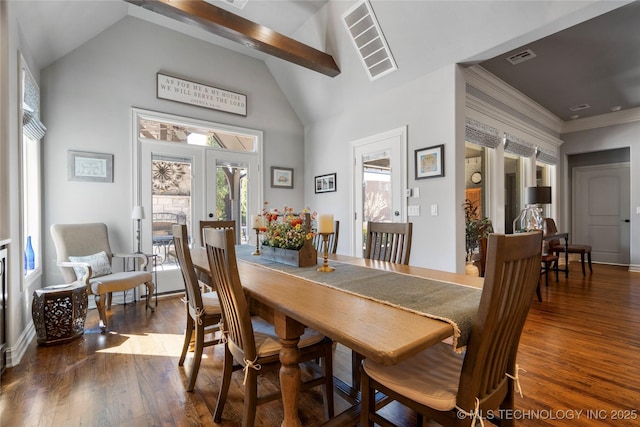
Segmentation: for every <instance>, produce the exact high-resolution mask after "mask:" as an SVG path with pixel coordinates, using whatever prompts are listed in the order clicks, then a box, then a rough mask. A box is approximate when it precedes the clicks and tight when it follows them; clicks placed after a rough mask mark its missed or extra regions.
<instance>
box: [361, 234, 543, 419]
mask: <svg viewBox="0 0 640 427" xmlns="http://www.w3.org/2000/svg"><path fill="white" fill-rule="evenodd" d="M541 245H542V233H541V232H539V231H535V232H530V233H521V234H512V235H503V234H491V235H489V237H488V245H487V269H486V274H485V279H484V286H483V289H482V295H481V297H480V305H479V308H478V314H477V317H476V319H475V321H474V323H473V327H472V332H471V336H470V338H469V342H468V345H467V348H466V353H465V354H457V353H455V352H454V351H453V350H452V349H451V344H446V343H439V344H436V345H435V346H432V347H430V348H428V349H427V350H424V351H423V352H421V353H419V354H418V355H416V356H413V357H412V358H410V359H408V360H405V361H403V362H400V363H399V364H398V365H392V366H384V365H380V364H377V363H375V362H372V361H371V360H369V359H366V360H365V361H364V363H363V370H362V393H363V395H362V402H363V408H362V418H361V423H360V425H362V426H367V425H369V426H370V425H373V422H377V423H378V424H381V425H389V424H388V423H386V424H383V422H384V419H383V418H382V417H381V416H380V415H379V414H377V413H375V402H374V395H375V392H374V391H375V390H379V391H381V392H382V393H384V394H385V395H387V396H389V397H390V398H391V399H393V400H398V401H399V402H401V403H403V404H405V405H407V406H409V407H410V408H412V409H414V410H416V411H417V412H418V413H420V414H422V415H425V416H427V417H428V418H430V419H432V420H434V421H436V422H438V423H440V424H442V425H456V426H457V425H460V426H462V425H464V426H469V425H470V424H469V421H470V418H473V417H474V414H478V415H481V414H484V415H485V416H486V414H488V413H489V411H490V410H494V411H495V410H496V409H498V408H501V409H505V410H509V409H511V410H513V404H514V403H513V401H514V398H513V393H514V386H515V383H514V378H517V374H518V372H517V369H518V367H517V365H516V355H517V350H518V343H519V341H520V335H521V333H522V328H523V326H524V322H525V320H526V317H527V313H528V311H529V307H530V305H531V301H532V299H533V298H532V297H533V293H534V292H535V290H536V286H537V283H538V277H539V274H540V255H541V253H540V248H541ZM494 413H495V414H496V415H497V414H498V412H497V411H495V412H494ZM465 414H466V415H465ZM502 421H503V424H511V425H512V423H513V417H511V419H503V420H502ZM471 425H475V422H471Z"/></svg>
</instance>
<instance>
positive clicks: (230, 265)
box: [204, 228, 334, 427]
mask: <svg viewBox="0 0 640 427" xmlns="http://www.w3.org/2000/svg"><path fill="white" fill-rule="evenodd" d="M204 237H205V239H204V241H205V248H206V251H207V258H208V260H209V269H210V271H211V277H212V282H213V283H214V284H215V286H216V288H217V291H218V295H219V297H220V303H221V306H222V315H223V323H224V326H223V332H224V334H225V343H226V344H225V360H224V367H223V379H222V385H221V386H220V392H219V396H218V402H217V404H216V409H215V413H214V421H215V422H220V421H221V420H222V412H223V410H224V405H225V402H226V399H227V393H228V391H229V386H230V384H231V374H232V372H233V370H234V369H238V368H241V369H243V370H244V372H245V373H244V375H245V380H244V383H243V384H244V386H245V396H244V408H243V415H242V425H243V426H245V427H247V426H249V427H250V426H253V424H254V420H255V415H256V406H257V405H259V404H262V403H266V402H269V401H272V400H274V399H277V398H279V397H280V393H279V392H276V393H271V394H266V395H262V396H258V375H259V374H262V373H264V372H269V371H274V370H278V369H279V368H280V356H279V355H280V350H281V348H282V346H281V344H280V339H279V337H278V335H277V334H276V333H275V329H274V327H273V325H272V324H270V323H268V322H267V321H265V320H264V319H262V318H261V317H258V316H251V313H250V311H249V304H248V301H247V298H246V296H245V294H244V291H243V288H242V283H241V281H240V275H239V273H238V264H237V260H236V253H235V236H234V233H233V231H232V230H230V229H225V230H217V229H213V228H205V230H204ZM298 347H299V348H300V360H301V362H315V361H318V360H319V361H321V362H322V366H321V367H320V365H317V364H315V363H314V364H313V365H314V366H310V368H312V369H313V368H316V369H315V371H316V375H314V376H313V378H312V379H310V380H308V381H305V382H303V383H302V389H306V388H309V387H315V386H323V394H324V400H325V415H326V417H327V418H329V417H332V416H333V413H334V405H333V358H332V350H333V342H332V341H331V340H330V339H328V338H326V337H324V336H323V335H321V334H319V333H318V332H316V331H314V330H311V329H309V328H307V329H305V332H304V334H303V335H302V336H301V337H300V341H299V343H298ZM234 362H235V367H234Z"/></svg>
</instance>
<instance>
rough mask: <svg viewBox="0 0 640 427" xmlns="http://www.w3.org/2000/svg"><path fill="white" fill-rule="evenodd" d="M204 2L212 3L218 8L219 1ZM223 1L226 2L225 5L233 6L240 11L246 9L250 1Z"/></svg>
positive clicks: (208, 0)
mask: <svg viewBox="0 0 640 427" xmlns="http://www.w3.org/2000/svg"><path fill="white" fill-rule="evenodd" d="M204 1H206V2H207V3H211V4H212V5H214V6H218V5H217V4H216V2H217V0H204ZM222 1H224V2H225V3H229V4H230V5H233V6H235V7H237V8H238V9H244V7H245V6H246V5H247V2H248V1H249V0H222Z"/></svg>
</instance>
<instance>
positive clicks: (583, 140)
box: [560, 122, 640, 271]
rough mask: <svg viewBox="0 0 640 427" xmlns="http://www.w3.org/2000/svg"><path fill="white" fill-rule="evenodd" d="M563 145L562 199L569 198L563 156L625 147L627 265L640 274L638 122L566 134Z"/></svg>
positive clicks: (565, 163)
mask: <svg viewBox="0 0 640 427" xmlns="http://www.w3.org/2000/svg"><path fill="white" fill-rule="evenodd" d="M561 138H562V140H563V141H564V144H562V146H561V147H560V148H561V150H560V153H561V155H562V158H563V161H562V162H561V169H560V174H561V177H562V182H564V183H565V185H564V186H563V192H564V194H565V195H570V194H571V189H570V188H569V186H568V183H569V182H570V177H569V175H568V174H569V171H568V170H567V162H566V156H569V155H571V154H582V153H591V152H597V151H602V150H610V149H614V148H623V147H629V151H630V156H631V158H630V163H631V171H630V173H631V197H630V204H631V212H630V218H631V224H630V234H631V236H630V254H629V255H630V265H629V269H630V270H632V271H640V214H637V213H636V207H638V206H640V185H639V184H638V183H639V182H640V168H639V167H638V166H639V165H640V122H633V123H626V124H620V125H615V126H608V127H603V128H597V129H590V130H584V131H579V132H572V133H566V134H564V135H562V136H561ZM564 200H565V204H568V203H570V200H571V198H570V197H568V196H567V197H564ZM564 212H567V213H568V212H569V206H568V205H567V206H565V209H564ZM563 220H564V221H565V222H564V223H565V224H569V223H570V221H569V218H568V217H567V216H566V215H565V216H564V217H563Z"/></svg>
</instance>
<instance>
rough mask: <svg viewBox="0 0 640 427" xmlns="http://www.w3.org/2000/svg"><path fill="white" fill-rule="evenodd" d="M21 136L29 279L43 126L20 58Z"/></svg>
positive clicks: (37, 243) (38, 238) (35, 259)
mask: <svg viewBox="0 0 640 427" xmlns="http://www.w3.org/2000/svg"><path fill="white" fill-rule="evenodd" d="M21 94H22V105H21V111H20V113H21V114H20V116H21V117H22V140H21V145H20V156H21V167H22V173H21V179H22V183H21V184H22V241H23V248H24V272H23V273H24V276H25V279H26V280H25V282H27V283H29V282H30V281H31V280H35V278H36V277H39V276H40V273H41V271H42V260H41V254H42V232H41V218H40V216H41V215H40V211H41V197H40V195H41V191H40V179H41V177H40V167H41V164H40V155H41V154H40V139H41V138H42V137H43V136H44V132H45V130H46V129H45V127H44V126H43V125H42V123H41V122H40V89H39V88H38V86H37V84H36V82H35V80H34V79H33V76H32V75H31V72H30V71H29V69H28V67H27V65H26V63H25V61H24V59H23V60H22V86H21Z"/></svg>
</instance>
